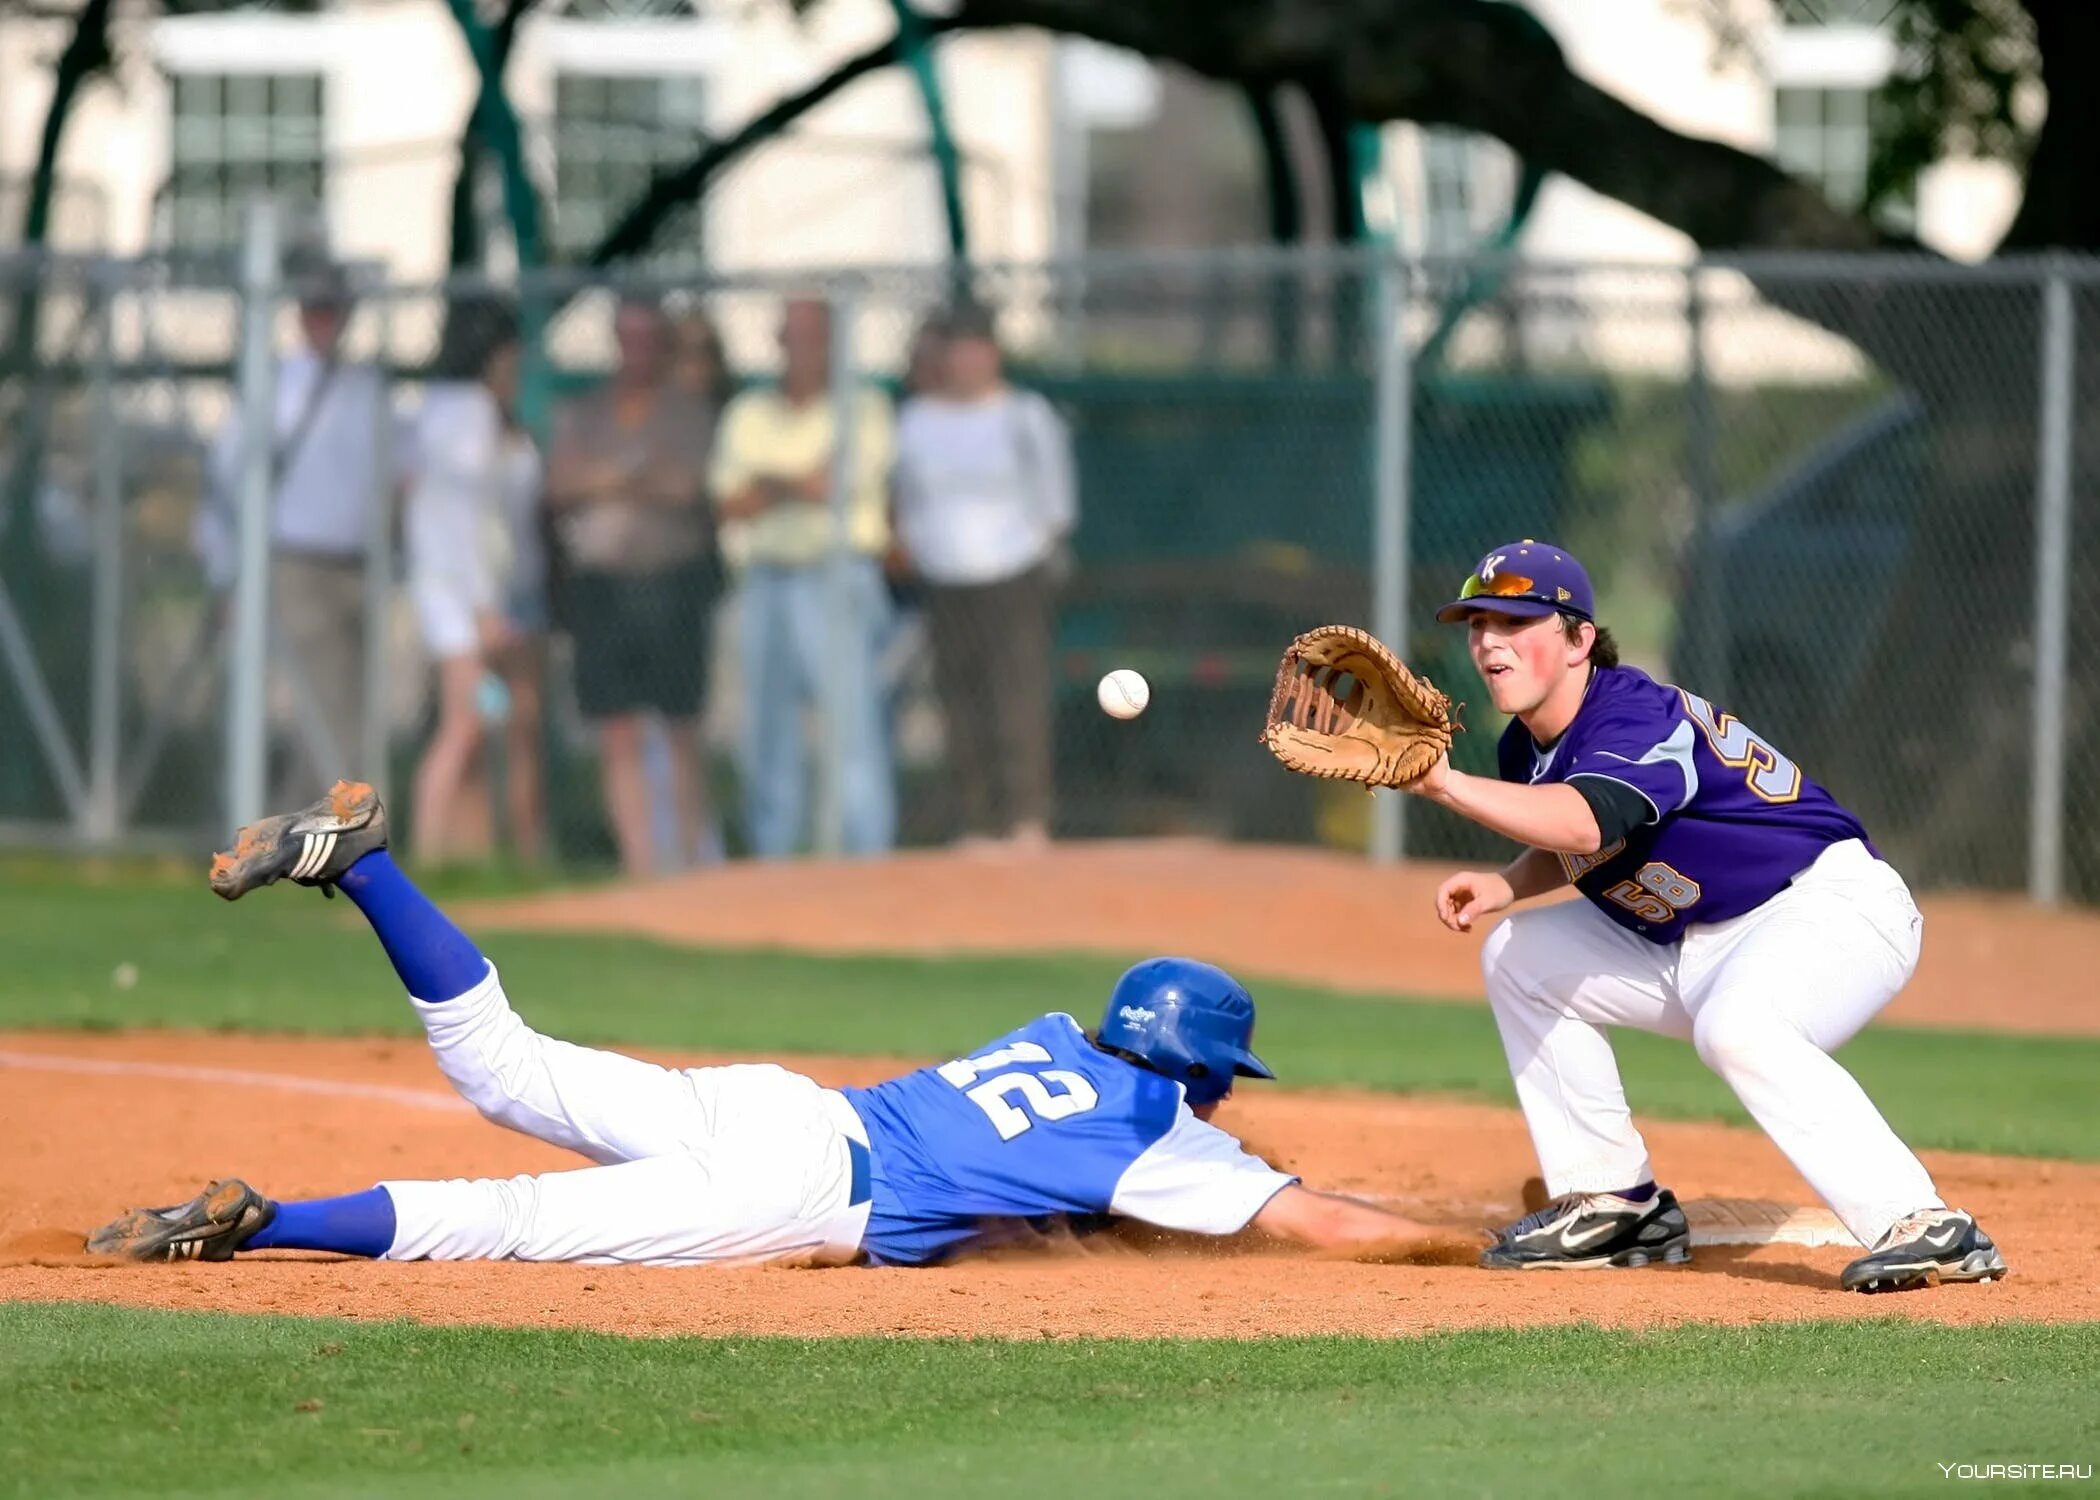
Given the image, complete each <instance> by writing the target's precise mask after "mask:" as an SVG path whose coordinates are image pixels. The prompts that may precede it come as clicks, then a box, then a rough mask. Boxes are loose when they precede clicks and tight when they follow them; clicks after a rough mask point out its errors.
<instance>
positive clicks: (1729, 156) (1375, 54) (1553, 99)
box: [957, 0, 2080, 251]
mask: <svg viewBox="0 0 2100 1500" xmlns="http://www.w3.org/2000/svg"><path fill="white" fill-rule="evenodd" d="M2057 3H2063V4H2067V5H2071V6H2076V5H2078V4H2079V3H2080V0H2057ZM957 19H958V20H959V21H960V22H961V24H963V25H965V26H1041V27H1047V28H1049V29H1051V30H1055V31H1066V32H1073V33H1076V34H1078V35H1082V36H1090V37H1093V38H1094V39H1096V40H1097V41H1103V42H1109V43H1113V44H1115V45H1118V46H1124V47H1132V48H1135V49H1136V50H1138V51H1141V52H1144V53H1146V54H1148V55H1150V56H1152V57H1158V58H1166V59H1170V60H1172V61H1175V62H1179V63H1182V64H1184V65H1186V66H1188V67H1190V68H1194V69H1196V70H1197V71H1198V72H1201V73H1204V74H1207V75H1209V76H1210V77H1213V78H1220V79H1225V80H1228V81H1232V82H1238V83H1257V82H1263V81H1270V80H1274V79H1277V78H1280V77H1293V78H1305V77H1310V76H1316V75H1320V74H1326V73H1329V72H1330V70H1331V71H1332V73H1333V75H1334V76H1335V77H1337V79H1338V86H1339V90H1340V99H1341V102H1342V103H1343V104H1344V105H1346V107H1347V111H1348V113H1349V114H1350V115H1351V116H1352V117H1353V118H1355V119H1358V120H1365V121H1374V122H1375V121H1383V120H1414V121H1418V122H1420V123H1422V124H1428V125H1454V126H1458V127H1461V128H1463V129H1466V130H1472V131H1477V132H1479V133H1480V134H1483V135H1490V136H1493V137H1495V138H1496V139H1497V140H1500V141H1502V142H1503V143H1504V144H1506V145H1507V146H1509V147H1510V149H1511V150H1513V151H1515V152H1516V153H1517V154H1518V155H1519V156H1521V157H1523V158H1524V159H1525V160H1526V161H1527V162H1533V163H1536V164H1537V165H1539V166H1541V167H1543V168H1546V169H1547V170H1550V171H1555V172H1560V173H1562V174H1564V175H1566V176H1568V177H1571V178H1573V179H1574V180H1576V181H1577V182H1580V183H1582V184H1584V185H1585V186H1587V187H1590V188H1594V189H1595V190H1596V191H1598V192H1600V193H1602V194H1604V195H1605V196H1606V197H1609V198H1614V199H1617V200H1618V201H1619V202H1621V203H1625V204H1627V205H1629V206H1630V207H1633V208H1637V209H1640V210H1641V211H1642V212H1644V213H1647V214H1650V215H1652V216H1653V217H1655V218H1657V219H1660V220H1661V221H1662V222H1663V223H1665V224H1669V225H1671V226H1673V227H1675V228H1677V229H1680V230H1682V231H1684V233H1686V234H1687V235H1689V236H1691V238H1692V239H1693V240H1695V241H1696V242H1697V243H1698V244H1699V245H1700V246H1702V247H1703V248H1706V249H1711V250H1738V249H1748V248H1759V249H1805V250H1806V249H1813V250H1836V251H1845V250H1867V249H1887V248H1894V249H1905V250H1917V249H1918V248H1919V246H1918V245H1917V244H1916V242H1915V241H1912V240H1909V239H1906V238H1903V237H1901V236H1895V235H1889V234H1885V233H1883V232H1882V231H1880V230H1878V229H1876V228H1875V227H1874V226H1873V225H1872V224H1871V223H1869V222H1868V221H1866V220H1865V219H1862V218H1861V217H1859V216H1858V215H1856V214H1850V213H1846V212H1844V211H1843V210H1841V209H1838V208H1836V207H1835V206H1833V205H1832V204H1831V203H1830V201H1829V200H1828V199H1826V198H1825V197H1824V196H1823V195H1822V194H1821V193H1819V192H1817V191H1816V190H1815V189H1814V188H1812V187H1810V186H1808V185H1807V184H1805V183H1802V182H1798V181H1796V180H1795V179H1794V178H1792V177H1789V176H1788V175H1787V174H1786V173H1784V172H1782V171H1780V170H1779V169H1778V168H1777V167H1775V166H1773V165H1772V164H1771V163H1770V162H1768V161H1766V160H1764V159H1763V158H1762V157H1758V156H1753V155H1751V154H1750V153H1749V152H1747V151H1741V150H1738V149H1737V148H1735V147H1733V146H1728V145H1724V144H1722V143H1721V142H1719V141H1712V140H1703V139H1700V138H1698V137H1696V136H1689V135H1685V134H1683V133H1681V132H1679V131H1675V130H1672V129H1670V128H1669V127H1668V126H1666V125H1662V124H1660V123H1658V122H1657V121H1655V120H1652V119H1650V118H1648V117H1647V116H1646V115H1644V114H1642V113H1641V112H1640V111H1639V110H1636V109H1634V108H1633V107H1632V106H1631V105H1628V104H1627V103H1626V102H1625V101H1623V100H1621V99H1618V98H1616V97H1614V96H1613V95H1611V94H1609V93H1607V92H1605V91H1604V90H1603V89H1600V88H1598V87H1597V86H1596V85H1595V84H1593V83H1590V82H1589V81H1588V80H1586V79H1584V78H1582V77H1580V76H1579V75H1577V74H1576V73H1575V72H1574V71H1573V70H1572V69H1570V68H1569V66H1568V62H1567V58H1566V56H1565V55H1564V54H1563V53H1562V51H1561V48H1560V44H1559V43H1558V42H1556V41H1555V40H1554V39H1553V36H1552V35H1551V33H1549V32H1548V31H1547V30H1546V29H1545V28H1544V27H1543V26H1542V25H1540V24H1539V22H1538V20H1537V19H1536V18H1535V17H1533V16H1532V15H1531V13H1530V12H1529V11H1527V10H1525V9H1523V8H1522V7H1521V6H1519V5H1514V4H1505V3H1496V0H1208V3H1205V0H1155V3H1152V4H1146V5H1136V4H1131V3H1129V0H961V7H960V10H959V12H958V16H957Z"/></svg>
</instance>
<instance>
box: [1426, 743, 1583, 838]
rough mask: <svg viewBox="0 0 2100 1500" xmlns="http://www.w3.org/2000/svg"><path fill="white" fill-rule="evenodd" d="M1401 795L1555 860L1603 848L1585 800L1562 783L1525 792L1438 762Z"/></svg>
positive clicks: (1518, 784)
mask: <svg viewBox="0 0 2100 1500" xmlns="http://www.w3.org/2000/svg"><path fill="white" fill-rule="evenodd" d="M1407 790H1409V791H1411V792H1413V793H1415V794H1416V795H1417V796H1420V797H1423V798H1426V799H1427V800H1428V801H1431V802H1434V803H1436V804H1437V805H1438V806H1440V807H1448V808H1450V809H1451V811H1453V812H1455V813H1457V814H1458V815H1459V816H1460V817H1464V818H1470V819H1472V820H1473V821H1474V822H1475V823H1478V824H1479V825H1480V826H1481V827H1483V828H1489V829H1493V830H1494V831H1495V832H1496V833H1499V834H1501V835H1502V836H1503V837H1504V838H1509V839H1515V840H1516V841H1517V842H1518V843H1520V844H1529V845H1531V847H1532V848H1534V849H1547V850H1551V851H1553V852H1554V853H1558V854H1595V853H1596V852H1597V851H1598V850H1599V849H1600V848H1602V847H1603V846H1604V835H1603V833H1602V831H1601V830H1600V829H1599V828H1598V827H1597V814H1596V813H1595V812H1594V811H1592V810H1591V808H1590V803H1589V799H1588V798H1587V797H1585V796H1583V795H1582V793H1581V792H1580V791H1578V790H1577V789H1576V788H1574V787H1572V786H1569V785H1567V784H1566V783H1564V782H1553V783H1551V784H1548V785H1545V786H1526V785H1524V784H1523V783H1521V782H1515V781H1500V780H1497V779H1496V778H1494V777H1492V776H1472V775H1468V774H1467V773H1466V772H1464V771H1457V770H1453V769H1452V768H1451V765H1450V762H1449V761H1439V762H1438V763H1437V768H1436V771H1435V772H1433V773H1432V774H1430V775H1428V776H1424V777H1423V778H1422V779H1421V780H1420V781H1417V782H1414V783H1412V784H1411V785H1410V786H1409V787H1408V788H1407Z"/></svg>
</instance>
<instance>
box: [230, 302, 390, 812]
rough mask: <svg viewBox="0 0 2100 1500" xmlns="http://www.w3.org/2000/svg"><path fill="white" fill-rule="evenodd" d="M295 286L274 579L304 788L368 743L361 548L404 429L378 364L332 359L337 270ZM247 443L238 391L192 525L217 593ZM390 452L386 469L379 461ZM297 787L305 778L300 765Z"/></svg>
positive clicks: (344, 306) (282, 379) (281, 428)
mask: <svg viewBox="0 0 2100 1500" xmlns="http://www.w3.org/2000/svg"><path fill="white" fill-rule="evenodd" d="M295 285H297V286H298V287H299V289H300V303H299V329H300V333H301V335H302V336H303V338H304V341H305V347H304V348H302V349H298V350H295V351H293V352H291V353H288V354H285V355H284V356H282V357H281V358H280V359H279V361H278V367H277V380H276V411H275V413H274V416H275V422H274V425H273V428H272V431H271V434H270V442H271V449H270V459H271V473H272V475H273V476H274V479H275V486H274V491H275V492H274V497H273V504H272V506H271V515H270V539H271V563H270V580H271V593H272V595H273V596H274V617H275V634H276V641H277V647H278V662H279V665H280V666H281V667H282V668H283V669H285V670H286V671H289V672H291V673H294V674H296V675H297V677H298V678H299V679H300V681H298V682H297V683H295V684H294V687H295V693H294V696H293V699H292V701H293V703H294V704H295V705H296V708H295V711H296V712H298V713H299V715H300V717H301V718H302V719H305V720H309V721H310V722H306V723H303V724H302V725H301V726H300V729H301V732H300V733H299V734H297V735H296V736H294V739H295V742H296V744H297V745H298V746H299V748H300V749H301V750H302V751H304V752H305V758H306V760H307V761H308V762H309V764H308V765H307V766H306V768H305V769H306V771H307V772H308V773H310V775H311V777H312V778H313V782H314V784H320V785H326V784H327V783H328V782H330V781H332V780H334V779H335V778H337V777H339V776H343V775H347V774H348V773H349V771H350V768H351V764H352V762H353V761H356V760H357V759H358V758H359V757H360V753H361V752H360V748H359V747H360V746H361V745H362V744H363V742H364V741H363V735H364V715H365V709H366V705H365V702H364V680H365V619H364V616H365V578H364V570H365V553H366V548H367V546H368V539H369V537H370V535H371V530H372V510H373V507H374V506H376V505H384V504H386V503H388V500H389V497H390V496H391V494H392V491H393V487H394V484H395V481H396V477H397V473H396V470H397V467H398V460H399V456H400V454H401V450H402V447H403V444H402V442H401V441H400V439H401V437H402V436H403V434H402V433H401V432H400V430H399V426H398V422H397V419H396V417H395V415H394V412H393V409H392V404H391V398H390V395H389V392H388V389H387V380H386V375H385V373H384V372H383V371H381V370H380V369H379V367H378V366H377V365H374V364H370V363H366V362H361V361H349V360H343V359H340V358H339V357H338V346H339V344H340V343H341V340H342V336H343V329H344V327H345V325H346V324H347V323H348V321H349V315H350V306H351V303H350V295H349V288H348V285H347V283H346V281H345V279H344V277H343V276H342V274H341V272H340V270H339V269H337V268H333V267H324V268H322V269H319V270H316V271H311V272H307V273H303V274H301V275H300V276H299V277H298V279H297V280H296V281H295ZM383 435H384V437H385V439H386V441H382V436H383ZM246 447H247V440H246V434H245V432H244V431H243V423H242V420H241V410H240V405H239V403H238V401H237V400H236V402H235V404H234V406H233V407H232V409H231V410H230V411H229V412H228V414H227V418H226V421H225V423H224V424H223V425H222V426H221V427H220V428H219V431H218V433H217V434H216V436H215V438H214V440H213V443H212V449H211V453H210V455H209V457H208V459H207V460H206V479H207V486H208V489H207V496H206V500H205V503H204V505H203V506H202V507H200V509H199V511H198V513H197V521H196V526H195V534H194V540H195V544H196V548H197V552H198V554H199V556H200V558H201V560H202V561H203V563H204V568H205V572H206V574H207V576H208V577H209V579H210V581H211V583H212V585H213V587H214V588H215V589H217V590H219V591H220V592H221V593H222V594H223V593H224V592H225V591H226V590H227V589H229V588H230V587H231V586H232V583H233V578H234V575H235V573H236V571H237V570H238V567H239V557H240V547H239V523H238V517H239V514H240V503H239V500H240V487H241V480H242V473H243V468H244V460H245V449H246ZM389 451H390V452H391V454H392V455H393V458H394V461H395V462H394V465H393V466H388V465H387V463H386V461H385V460H384V459H383V458H382V454H383V453H386V452H389ZM312 721H317V722H312ZM287 784H289V783H287ZM297 784H298V785H300V786H305V785H308V784H309V783H308V781H307V779H306V777H305V776H303V775H302V776H300V777H299V778H298V779H297Z"/></svg>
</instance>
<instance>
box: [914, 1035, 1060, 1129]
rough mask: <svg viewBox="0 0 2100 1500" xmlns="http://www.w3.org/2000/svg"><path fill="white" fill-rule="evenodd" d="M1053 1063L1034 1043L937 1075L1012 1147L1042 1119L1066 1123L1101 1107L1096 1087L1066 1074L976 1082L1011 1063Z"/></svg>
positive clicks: (1049, 1071) (952, 1065)
mask: <svg viewBox="0 0 2100 1500" xmlns="http://www.w3.org/2000/svg"><path fill="white" fill-rule="evenodd" d="M1049 1061H1050V1053H1049V1050H1048V1049H1047V1048H1044V1047H1040V1046H1037V1045H1036V1044H1035V1043H1034V1042H1015V1043H1014V1044H1013V1045H1012V1046H1011V1047H1001V1048H1000V1049H999V1050H998V1051H996V1052H987V1053H985V1054H984V1056H982V1057H958V1058H957V1059H956V1060H955V1061H954V1062H946V1063H942V1064H941V1065H940V1067H938V1068H936V1069H935V1070H934V1071H935V1072H937V1073H939V1074H940V1075H941V1077H943V1078H945V1079H946V1080H947V1081H948V1082H950V1083H952V1084H954V1085H955V1086H956V1087H957V1088H959V1089H961V1090H962V1091H963V1094H964V1096H965V1097H967V1098H968V1099H969V1101H970V1102H971V1103H972V1104H974V1105H976V1106H977V1107H978V1108H979V1109H981V1110H983V1111H984V1113H985V1117H986V1118H987V1119H989V1120H990V1121H991V1122H992V1129H994V1130H996V1131H998V1132H999V1139H1000V1140H1002V1141H1010V1140H1012V1139H1013V1138H1014V1137H1015V1136H1017V1135H1020V1134H1022V1133H1023V1132H1024V1131H1026V1130H1028V1129H1030V1128H1031V1127H1033V1126H1034V1124H1035V1122H1036V1120H1038V1119H1041V1120H1063V1119H1067V1118H1069V1117H1070V1116H1072V1115H1083V1114H1085V1113H1086V1112H1087V1111H1088V1110H1090V1109H1092V1108H1093V1107H1094V1106H1095V1105H1097V1104H1099V1103H1100V1102H1101V1096H1100V1095H1099V1094H1097V1093H1095V1092H1094V1086H1093V1085H1092V1084H1091V1083H1088V1082H1087V1081H1086V1079H1085V1078H1084V1077H1083V1076H1082V1075H1080V1074H1078V1073H1074V1072H1071V1071H1070V1070H1069V1069H1065V1068H1045V1069H1043V1070H1042V1071H1041V1072H1038V1073H1024V1072H1022V1071H1021V1070H1019V1069H1018V1068H1016V1069H1014V1070H1013V1071H1011V1072H1006V1073H1001V1074H999V1075H998V1076H997V1077H994V1078H987V1079H985V1081H984V1082H982V1083H979V1082H978V1081H977V1080H978V1079H979V1078H981V1077H983V1075H984V1074H986V1073H989V1072H991V1071H992V1070H993V1069H994V1068H1004V1067H1007V1066H1008V1065H1010V1064H1012V1063H1046V1062H1049ZM1051 1084H1056V1085H1057V1086H1058V1088H1059V1089H1061V1090H1063V1092H1061V1093H1056V1094H1053V1093H1051V1092H1050V1085H1051ZM1015 1095H1019V1096H1020V1098H1021V1099H1022V1100H1023V1101H1024V1102H1025V1103H1026V1104H1027V1106H1028V1107H1027V1108H1026V1109H1022V1108H1021V1107H1020V1106H1018V1105H1016V1104H1015V1103H1014V1102H1013V1098H1014V1096H1015Z"/></svg>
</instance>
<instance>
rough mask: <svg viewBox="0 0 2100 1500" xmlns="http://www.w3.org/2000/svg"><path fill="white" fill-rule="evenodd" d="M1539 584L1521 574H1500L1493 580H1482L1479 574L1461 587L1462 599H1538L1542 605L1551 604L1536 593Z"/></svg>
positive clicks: (1459, 593)
mask: <svg viewBox="0 0 2100 1500" xmlns="http://www.w3.org/2000/svg"><path fill="white" fill-rule="evenodd" d="M1537 588H1538V583H1537V581H1536V580H1534V579H1530V578H1526V577H1524V576H1523V575H1522V574H1520V573H1501V572H1498V573H1496V574H1495V576H1494V577H1493V578H1482V577H1481V576H1480V575H1479V574H1478V573H1475V574H1473V575H1472V576H1471V577H1469V578H1468V579H1466V581H1465V582H1464V583H1463V584H1461V585H1460V586H1459V590H1458V597H1459V598H1461V599H1524V598H1536V599H1537V600H1538V601H1539V602H1540V603H1541V604H1547V603H1551V602H1552V601H1551V600H1549V599H1547V598H1546V597H1545V596H1544V595H1542V594H1537V593H1535V592H1534V590H1536V589H1537Z"/></svg>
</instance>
